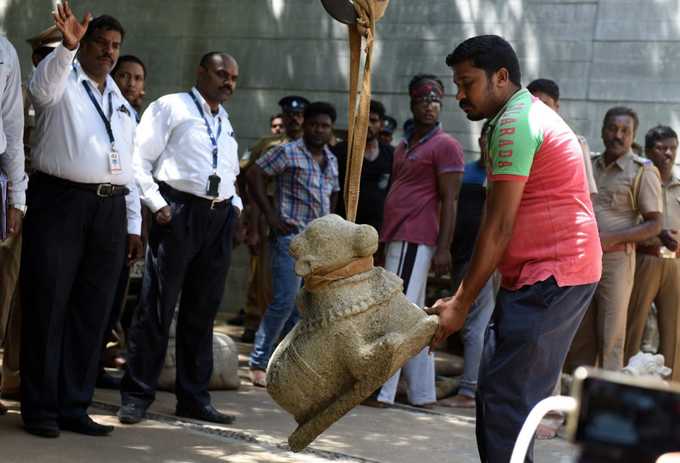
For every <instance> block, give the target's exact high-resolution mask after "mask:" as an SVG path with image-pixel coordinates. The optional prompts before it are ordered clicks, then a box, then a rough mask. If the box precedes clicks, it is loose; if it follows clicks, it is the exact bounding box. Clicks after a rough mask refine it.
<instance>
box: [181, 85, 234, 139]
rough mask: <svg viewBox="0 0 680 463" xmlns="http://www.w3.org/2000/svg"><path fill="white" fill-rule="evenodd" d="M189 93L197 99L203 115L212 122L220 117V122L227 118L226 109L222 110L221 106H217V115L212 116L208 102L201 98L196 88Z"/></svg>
mask: <svg viewBox="0 0 680 463" xmlns="http://www.w3.org/2000/svg"><path fill="white" fill-rule="evenodd" d="M191 93H193V94H194V96H195V97H196V98H197V99H198V102H199V103H200V105H201V107H202V108H203V113H204V114H205V116H206V117H209V118H212V119H213V121H214V120H215V119H216V118H217V117H221V118H222V120H224V119H228V118H229V113H228V112H227V110H226V109H224V106H222V105H219V106H218V109H217V114H213V112H212V108H211V107H210V105H209V104H208V102H207V101H205V98H203V95H201V92H199V91H198V89H197V88H196V87H191ZM192 106H195V105H194V104H193V102H192ZM222 130H224V127H223V128H222ZM215 135H217V134H215ZM229 135H230V136H232V137H233V136H234V134H233V133H230V134H229Z"/></svg>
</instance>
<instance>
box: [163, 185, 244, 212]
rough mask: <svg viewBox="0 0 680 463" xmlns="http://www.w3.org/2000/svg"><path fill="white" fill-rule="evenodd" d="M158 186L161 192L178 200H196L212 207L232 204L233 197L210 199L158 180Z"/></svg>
mask: <svg viewBox="0 0 680 463" xmlns="http://www.w3.org/2000/svg"><path fill="white" fill-rule="evenodd" d="M158 187H159V190H160V192H161V193H162V194H163V195H165V196H168V197H169V198H172V199H174V200H176V201H182V202H189V201H192V202H196V203H199V204H204V205H206V206H210V209H226V208H227V206H230V205H231V198H228V199H217V198H215V199H208V198H203V197H201V196H196V195H193V194H191V193H187V192H184V191H180V190H177V189H175V188H173V187H171V186H170V185H168V184H167V183H165V182H158Z"/></svg>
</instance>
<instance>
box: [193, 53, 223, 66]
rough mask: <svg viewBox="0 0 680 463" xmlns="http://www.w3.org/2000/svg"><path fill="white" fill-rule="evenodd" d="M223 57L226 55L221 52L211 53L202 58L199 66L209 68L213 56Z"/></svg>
mask: <svg viewBox="0 0 680 463" xmlns="http://www.w3.org/2000/svg"><path fill="white" fill-rule="evenodd" d="M222 55H224V53H223V52H221V51H209V52H208V53H206V54H205V55H203V56H201V61H200V62H199V64H200V65H201V67H204V68H207V67H208V62H209V61H210V59H211V58H212V57H213V56H222Z"/></svg>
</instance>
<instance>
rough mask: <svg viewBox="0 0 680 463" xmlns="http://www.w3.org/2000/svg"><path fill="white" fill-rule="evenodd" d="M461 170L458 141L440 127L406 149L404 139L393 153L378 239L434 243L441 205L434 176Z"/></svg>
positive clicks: (432, 244)
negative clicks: (390, 177)
mask: <svg viewBox="0 0 680 463" xmlns="http://www.w3.org/2000/svg"><path fill="white" fill-rule="evenodd" d="M464 170H465V161H464V158H463V149H462V148H461V145H460V143H458V141H457V140H456V139H455V138H453V137H452V136H451V135H449V134H447V133H445V132H444V131H443V130H442V129H441V128H440V127H437V128H435V129H433V130H432V131H431V132H430V133H429V134H428V135H426V136H425V137H423V139H422V140H420V141H419V142H418V143H417V144H416V145H415V146H413V147H411V149H409V150H408V151H407V147H406V140H403V141H402V142H401V143H400V144H399V146H398V147H397V149H396V150H395V152H394V164H393V167H392V186H391V187H390V191H389V193H388V194H387V199H386V200H385V215H384V219H383V227H382V230H381V236H380V241H382V242H386V243H387V242H390V241H407V242H409V243H414V244H426V245H428V246H435V245H436V244H437V236H438V234H439V204H440V201H439V192H438V190H437V177H438V176H439V175H441V174H445V173H449V172H460V173H461V174H462V173H463V171H464Z"/></svg>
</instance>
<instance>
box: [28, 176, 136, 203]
mask: <svg viewBox="0 0 680 463" xmlns="http://www.w3.org/2000/svg"><path fill="white" fill-rule="evenodd" d="M31 178H32V179H36V178H37V179H38V180H39V181H43V182H48V183H52V184H54V185H61V186H65V187H70V188H77V189H79V190H85V191H91V192H92V193H94V194H96V195H97V196H99V197H100V198H111V197H113V196H125V195H127V194H129V193H130V189H129V188H128V187H126V186H125V185H113V184H111V183H80V182H74V181H71V180H66V179H65V178H60V177H55V176H54V175H49V174H46V173H44V172H35V173H33V175H32V176H31Z"/></svg>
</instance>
